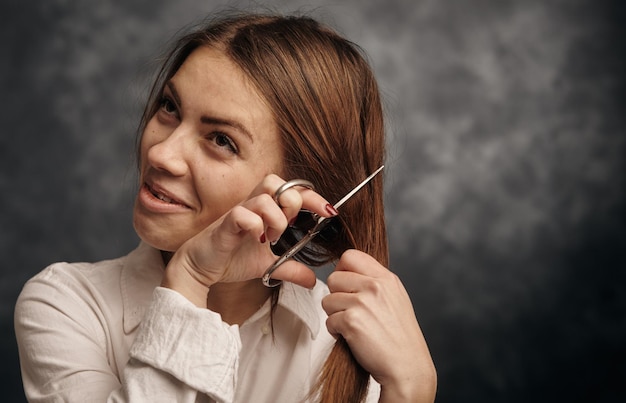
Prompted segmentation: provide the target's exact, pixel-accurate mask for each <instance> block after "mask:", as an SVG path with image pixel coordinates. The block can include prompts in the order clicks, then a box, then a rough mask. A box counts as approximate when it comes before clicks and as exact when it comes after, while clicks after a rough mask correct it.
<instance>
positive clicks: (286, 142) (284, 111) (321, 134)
mask: <svg viewBox="0 0 626 403" xmlns="http://www.w3.org/2000/svg"><path fill="white" fill-rule="evenodd" d="M199 46H211V47H214V48H217V49H219V50H222V51H224V52H225V54H226V55H228V56H229V57H230V58H231V59H232V60H233V62H234V63H236V64H237V65H238V66H239V67H241V69H242V70H243V71H244V73H245V74H246V75H247V77H248V78H249V79H250V80H251V82H252V83H253V84H254V85H255V86H256V88H257V89H258V91H259V93H260V94H261V96H262V97H263V98H264V100H265V101H266V102H267V104H268V105H269V107H270V109H271V110H272V111H273V113H274V118H275V120H276V122H277V124H278V127H279V130H280V135H281V138H282V144H283V146H284V150H283V151H284V155H285V162H284V171H285V174H286V175H287V176H288V177H287V178H285V179H293V178H303V179H308V180H309V181H311V182H313V183H314V184H315V186H316V190H317V192H318V193H320V194H321V195H323V196H324V197H325V198H326V199H327V200H329V201H330V202H335V201H337V200H338V199H339V198H340V197H341V196H343V195H344V194H345V193H347V192H348V191H349V190H350V189H351V188H352V187H354V186H355V185H356V184H357V183H359V182H360V181H362V180H363V179H364V178H365V177H366V176H367V175H369V174H370V173H371V172H373V171H374V170H375V169H376V168H378V167H379V166H381V165H382V164H383V161H384V155H385V138H384V123H383V112H382V106H381V100H380V95H379V91H378V87H377V84H376V80H375V79H374V76H373V74H372V71H371V69H370V67H369V65H368V63H367V61H366V59H365V57H364V56H363V53H362V51H361V50H360V48H359V47H358V46H356V45H355V44H353V43H351V42H349V41H347V40H346V39H344V38H343V37H341V36H340V35H338V34H337V33H336V32H335V31H333V30H332V29H330V28H328V27H325V26H323V25H321V24H320V23H318V22H317V21H315V20H313V19H311V18H308V17H301V16H278V15H265V14H240V15H230V16H228V17H223V18H220V19H219V20H215V21H213V22H212V23H210V24H208V25H205V26H203V27H201V28H199V29H196V30H194V31H193V32H191V33H189V34H187V35H185V36H183V37H182V38H181V39H180V40H179V41H178V42H177V43H176V44H175V46H174V49H173V50H172V51H171V53H170V54H169V56H168V57H167V59H166V61H165V63H164V64H163V66H162V68H161V70H160V73H159V74H158V76H157V79H156V80H155V83H154V86H153V88H152V91H151V95H150V99H149V101H148V103H147V105H146V109H145V110H144V114H143V117H142V121H141V125H140V128H139V133H142V132H143V128H144V127H145V125H146V123H147V122H148V120H149V119H150V118H151V117H152V116H153V115H154V113H155V112H156V110H157V108H158V105H159V103H158V100H159V97H160V96H161V93H162V91H163V86H164V84H165V82H167V80H169V79H170V78H171V77H172V76H173V75H174V74H175V73H176V71H177V70H178V68H179V67H180V66H181V65H182V64H183V62H184V61H185V59H186V58H187V56H189V54H191V52H192V51H193V50H194V49H196V48H197V47H199ZM339 217H340V220H341V223H342V230H341V231H340V239H339V240H338V241H337V242H336V243H335V244H334V245H332V247H331V248H330V250H327V251H326V252H325V253H326V254H327V256H321V257H320V259H319V260H320V261H328V260H336V259H338V258H339V257H340V256H341V253H343V251H345V250H346V249H349V248H355V249H359V250H362V251H365V252H367V253H368V254H370V255H372V256H373V257H375V258H376V259H377V260H378V261H379V262H380V263H382V264H383V265H385V266H387V265H388V247H387V235H386V229H385V219H384V209H383V181H382V175H378V176H377V177H376V178H375V179H374V180H373V181H372V182H371V183H370V184H368V186H366V187H365V188H364V189H363V190H362V191H360V192H359V193H358V194H357V195H356V196H355V197H354V198H353V199H351V200H350V201H349V202H348V203H347V204H345V205H344V206H343V207H342V208H341V213H340V215H339ZM320 253H321V252H320ZM274 300H276V298H275V299H274ZM368 381H369V374H368V373H367V372H366V371H364V370H363V369H362V368H361V367H360V365H359V364H358V363H357V362H356V360H355V359H354V357H353V356H352V354H351V352H350V350H349V348H348V345H347V343H346V342H345V340H343V339H342V338H339V340H338V341H337V343H336V345H335V347H334V348H333V350H332V351H331V353H330V355H329V357H328V359H327V360H326V362H325V364H324V366H323V368H322V372H321V374H320V377H319V381H318V383H317V385H316V387H315V389H314V391H313V393H319V398H320V401H321V402H360V401H362V400H363V399H364V397H365V395H366V392H367V385H368Z"/></svg>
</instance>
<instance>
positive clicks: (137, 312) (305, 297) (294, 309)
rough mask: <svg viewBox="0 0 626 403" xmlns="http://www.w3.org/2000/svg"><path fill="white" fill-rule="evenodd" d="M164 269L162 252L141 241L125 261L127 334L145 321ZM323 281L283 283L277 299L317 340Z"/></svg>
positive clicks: (123, 271) (124, 285)
mask: <svg viewBox="0 0 626 403" xmlns="http://www.w3.org/2000/svg"><path fill="white" fill-rule="evenodd" d="M164 269H165V266H164V264H163V258H162V257H161V253H160V252H159V251H158V250H157V249H155V248H153V247H151V246H150V245H148V244H146V243H144V242H141V243H140V244H139V246H138V247H137V248H136V249H135V250H134V251H132V252H131V253H129V254H128V255H127V256H126V259H124V267H123V268H122V278H121V291H122V303H123V306H124V332H125V333H126V334H129V333H131V332H132V331H133V330H135V328H136V327H137V326H139V323H140V322H141V320H142V319H143V316H144V313H145V311H146V309H147V307H148V305H150V300H151V298H152V293H153V292H154V289H155V288H156V287H158V286H159V284H161V280H162V278H163V271H164ZM323 289H324V286H323V284H322V282H321V281H318V282H317V285H316V286H315V288H313V289H312V290H308V289H306V288H303V287H300V286H298V285H295V284H292V283H288V282H284V283H283V284H282V285H281V290H280V294H279V297H278V306H280V307H282V308H284V309H286V310H287V311H288V312H290V313H291V314H293V315H294V316H295V317H296V318H298V319H299V320H300V321H302V323H303V324H304V325H305V326H306V327H307V328H308V330H309V332H310V334H311V338H312V339H315V338H316V337H317V335H318V333H319V331H320V315H321V313H320V312H318V311H319V310H321V309H322V308H321V304H319V303H316V301H318V300H319V299H320V298H316V297H315V295H316V294H320V293H322V292H323Z"/></svg>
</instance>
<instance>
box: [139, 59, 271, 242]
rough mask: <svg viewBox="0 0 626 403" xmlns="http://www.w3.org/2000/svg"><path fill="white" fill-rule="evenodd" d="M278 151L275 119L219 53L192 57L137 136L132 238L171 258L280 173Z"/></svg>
mask: <svg viewBox="0 0 626 403" xmlns="http://www.w3.org/2000/svg"><path fill="white" fill-rule="evenodd" d="M281 150H282V148H281V146H280V144H279V134H278V128H277V125H276V122H275V120H274V118H273V115H272V113H271V111H270V109H269V108H268V107H267V106H266V105H265V104H264V103H263V101H262V100H261V98H260V96H259V95H258V93H257V92H256V91H255V89H254V88H253V86H252V85H251V83H249V81H248V80H247V79H246V77H245V76H244V74H243V72H242V71H241V69H239V68H238V67H237V66H236V65H235V64H234V63H233V62H232V61H230V59H228V58H227V57H226V56H225V55H224V54H223V53H222V52H220V51H218V50H215V49H211V48H208V47H200V48H198V49H196V50H195V51H194V52H193V53H192V54H191V55H190V56H189V57H188V58H187V60H186V61H185V62H184V63H183V65H182V66H181V67H180V69H179V70H178V72H177V73H176V74H175V75H174V77H172V79H171V80H170V81H169V82H167V84H166V85H165V88H164V90H163V94H162V98H161V100H160V108H159V109H158V111H157V112H156V114H155V115H154V116H153V117H152V119H150V121H149V122H148V124H147V125H146V128H145V130H144V132H143V136H142V139H141V153H140V157H141V163H140V186H141V187H140V189H139V193H138V195H137V199H136V202H135V208H134V226H135V230H136V231H137V233H138V235H139V236H140V238H141V239H143V240H144V241H145V242H147V243H148V244H150V245H152V246H153V247H156V248H158V249H162V250H168V251H175V250H176V249H178V248H179V247H180V245H182V244H183V243H184V242H185V241H186V240H187V239H189V238H191V237H192V236H194V235H195V234H197V233H198V232H200V231H201V230H202V229H204V228H205V227H206V226H207V225H209V224H210V223H212V222H213V221H214V220H216V219H217V218H219V217H220V216H222V215H223V214H224V213H225V212H227V211H228V210H230V209H231V208H232V207H233V206H235V205H236V204H238V203H240V202H241V201H243V200H245V198H246V197H247V196H248V195H249V194H250V192H251V191H252V190H253V188H254V187H255V186H256V185H257V184H258V183H259V182H260V181H261V180H262V179H263V178H264V177H265V176H266V175H268V174H270V173H280V172H281V168H282V154H281Z"/></svg>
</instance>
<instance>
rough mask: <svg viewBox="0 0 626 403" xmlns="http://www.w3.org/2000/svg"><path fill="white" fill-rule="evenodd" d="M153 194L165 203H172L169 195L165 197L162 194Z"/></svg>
mask: <svg viewBox="0 0 626 403" xmlns="http://www.w3.org/2000/svg"><path fill="white" fill-rule="evenodd" d="M155 196H156V197H157V199H159V200H163V201H164V202H166V203H174V200H172V199H170V198H169V197H165V196H163V195H162V194H157V195H155Z"/></svg>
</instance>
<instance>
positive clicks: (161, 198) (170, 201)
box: [146, 183, 186, 207]
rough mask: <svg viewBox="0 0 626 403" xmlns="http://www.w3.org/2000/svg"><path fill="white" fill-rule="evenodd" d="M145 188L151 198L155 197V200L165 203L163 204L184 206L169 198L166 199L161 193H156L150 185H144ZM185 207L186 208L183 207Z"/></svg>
mask: <svg viewBox="0 0 626 403" xmlns="http://www.w3.org/2000/svg"><path fill="white" fill-rule="evenodd" d="M146 188H147V189H148V191H149V192H150V193H151V194H152V196H154V197H156V198H157V199H159V200H161V201H163V202H165V203H169V204H175V205H178V206H185V205H184V204H183V203H181V202H179V201H178V200H174V199H172V198H171V197H167V196H165V195H164V194H162V193H159V192H157V191H156V190H154V189H153V188H152V187H151V186H150V185H148V184H147V183H146ZM185 207H186V206H185Z"/></svg>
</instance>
